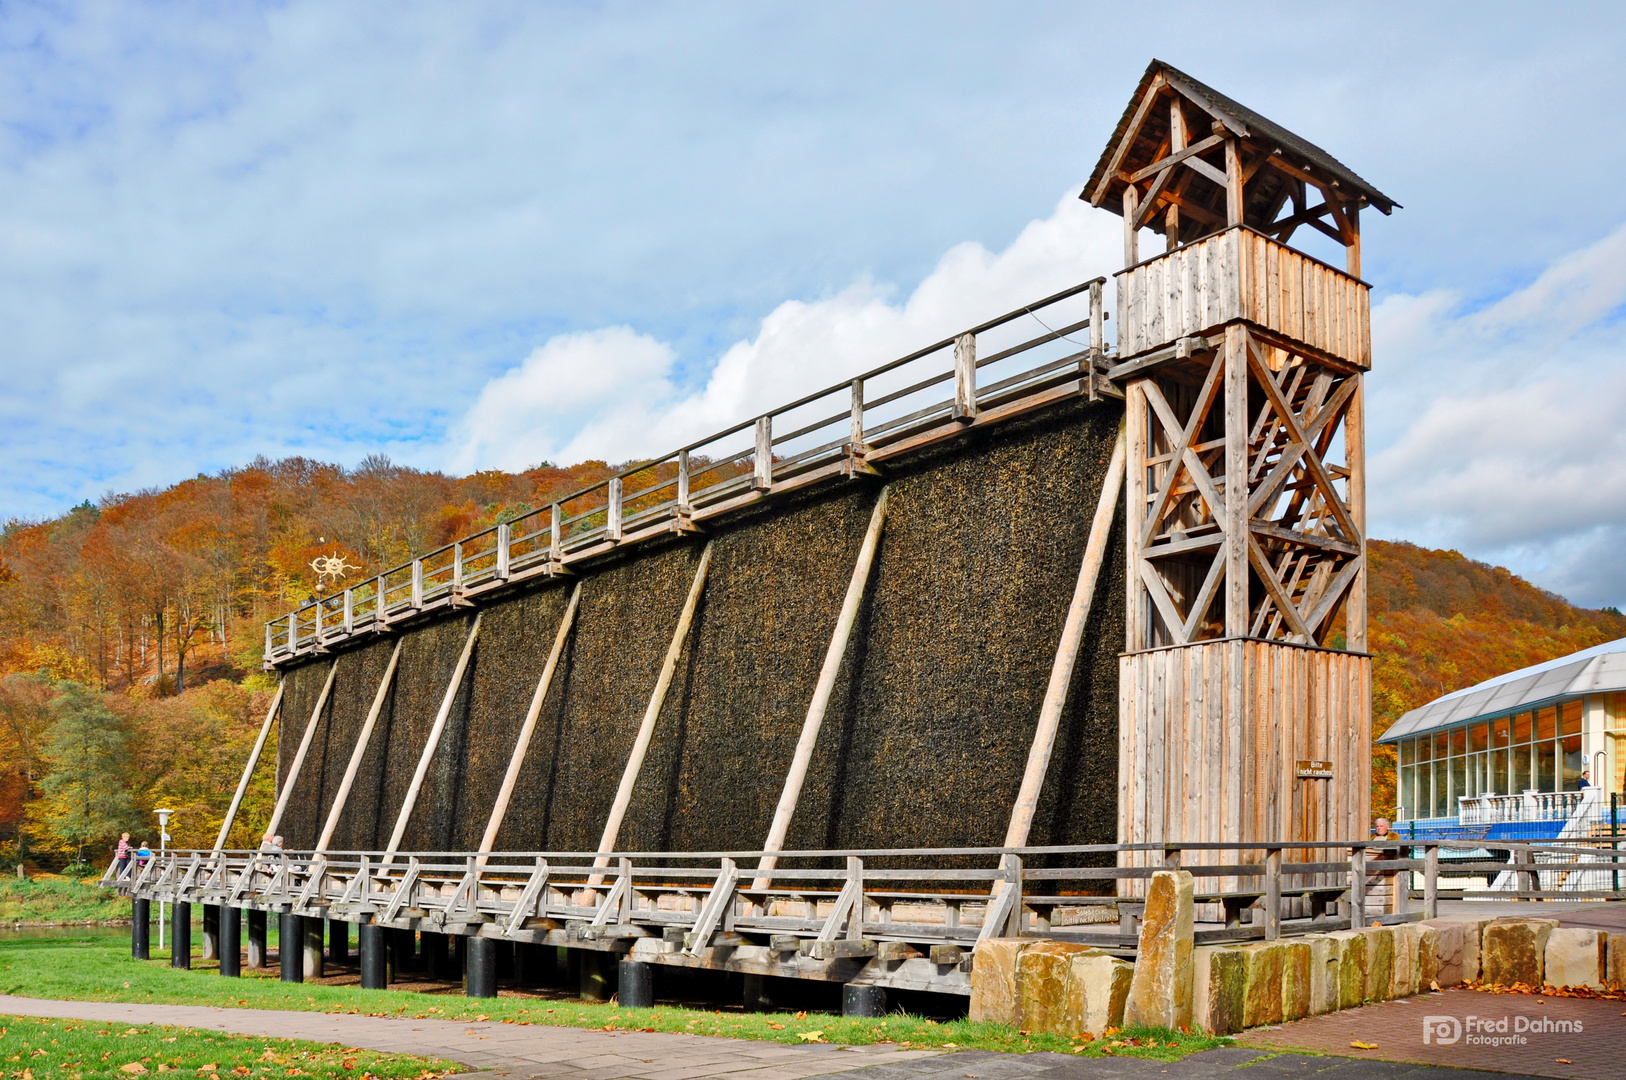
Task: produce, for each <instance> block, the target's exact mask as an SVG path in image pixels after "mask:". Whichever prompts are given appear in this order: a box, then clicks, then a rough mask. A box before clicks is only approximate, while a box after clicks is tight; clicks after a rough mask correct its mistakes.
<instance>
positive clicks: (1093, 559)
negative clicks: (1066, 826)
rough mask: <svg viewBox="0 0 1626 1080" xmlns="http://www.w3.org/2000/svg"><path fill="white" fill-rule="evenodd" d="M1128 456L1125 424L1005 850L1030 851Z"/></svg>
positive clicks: (1059, 645) (1114, 448) (1059, 646)
mask: <svg viewBox="0 0 1626 1080" xmlns="http://www.w3.org/2000/svg"><path fill="white" fill-rule="evenodd" d="M1124 456H1125V447H1124V425H1123V424H1122V423H1121V422H1120V423H1119V425H1118V439H1117V441H1116V442H1114V443H1113V445H1112V460H1111V461H1110V462H1109V463H1108V464H1107V475H1106V478H1105V479H1104V480H1103V481H1102V484H1101V497H1100V499H1098V500H1097V501H1096V504H1095V518H1094V520H1092V521H1091V522H1090V535H1089V539H1088V540H1087V541H1086V542H1085V544H1084V561H1083V563H1082V564H1081V565H1080V566H1079V568H1078V583H1077V584H1076V585H1074V586H1073V602H1072V603H1071V604H1069V605H1068V607H1067V618H1066V620H1065V621H1064V622H1063V623H1062V628H1061V640H1060V641H1059V642H1057V643H1056V658H1055V660H1054V661H1052V663H1051V665H1050V683H1049V685H1048V686H1047V687H1046V688H1045V694H1044V703H1043V704H1042V705H1041V706H1040V707H1039V726H1038V728H1037V729H1035V731H1034V733H1033V744H1032V745H1031V746H1030V747H1029V749H1028V763H1027V768H1026V769H1025V770H1024V771H1023V773H1022V786H1021V788H1020V790H1019V791H1018V792H1017V795H1016V803H1015V805H1014V806H1012V807H1011V822H1010V825H1009V827H1008V828H1007V829H1006V830H1005V844H1004V846H1005V847H1024V846H1026V844H1027V842H1028V833H1029V832H1030V831H1032V828H1033V814H1034V811H1035V810H1037V809H1038V806H1039V792H1040V790H1041V789H1042V788H1043V787H1044V778H1045V774H1046V773H1047V772H1049V771H1050V755H1051V752H1052V750H1054V748H1055V745H1056V732H1057V731H1058V730H1059V729H1060V727H1061V713H1062V709H1064V708H1065V707H1066V705H1067V690H1068V688H1069V687H1070V686H1072V683H1073V669H1074V667H1075V666H1076V665H1077V663H1078V650H1079V646H1080V645H1082V644H1083V641H1084V628H1085V626H1086V625H1087V624H1088V623H1089V619H1090V606H1091V604H1092V603H1093V602H1094V600H1095V582H1096V579H1097V578H1098V577H1099V576H1100V573H1101V562H1102V560H1103V559H1105V558H1106V552H1107V538H1108V536H1110V535H1111V533H1112V519H1113V517H1114V516H1115V515H1116V513H1117V510H1118V494H1119V492H1121V491H1122V490H1123V479H1124Z"/></svg>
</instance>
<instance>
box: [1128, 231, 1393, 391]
mask: <svg viewBox="0 0 1626 1080" xmlns="http://www.w3.org/2000/svg"><path fill="white" fill-rule="evenodd" d="M1117 281H1118V320H1119V322H1118V355H1119V357H1120V358H1122V359H1128V358H1129V357H1132V356H1136V355H1138V354H1140V353H1143V352H1147V351H1150V350H1152V349H1156V348H1159V347H1161V346H1163V345H1167V344H1169V343H1170V342H1173V341H1176V340H1178V339H1179V338H1182V337H1190V336H1192V335H1195V334H1204V333H1208V332H1210V331H1212V330H1214V329H1215V328H1216V327H1219V326H1222V325H1224V324H1225V323H1227V322H1231V321H1233V320H1235V319H1245V320H1247V321H1249V322H1252V323H1256V324H1257V325H1259V326H1262V327H1264V328H1265V329H1267V330H1274V331H1276V332H1277V333H1279V334H1283V335H1285V336H1287V337H1290V338H1293V339H1295V340H1297V341H1302V342H1304V343H1305V344H1306V345H1309V346H1311V347H1313V348H1315V349H1318V350H1320V351H1321V352H1324V353H1326V354H1328V355H1330V356H1334V357H1337V358H1338V359H1341V360H1347V361H1350V362H1352V363H1356V364H1359V365H1361V366H1362V367H1369V366H1370V365H1371V362H1372V342H1371V297H1370V290H1369V289H1368V287H1367V285H1366V283H1365V282H1362V281H1360V280H1358V279H1356V278H1352V277H1350V276H1349V275H1348V274H1345V273H1343V272H1342V271H1340V270H1335V269H1334V268H1332V267H1330V266H1327V265H1326V264H1324V263H1320V262H1317V261H1316V260H1314V259H1312V258H1310V257H1308V256H1306V255H1303V254H1301V253H1300V252H1297V251H1294V250H1293V249H1292V248H1290V247H1288V246H1286V245H1285V244H1278V243H1277V242H1276V241H1274V240H1272V239H1270V238H1269V237H1267V236H1262V235H1260V234H1259V233H1256V232H1253V231H1252V230H1250V229H1242V228H1234V229H1228V230H1226V231H1225V232H1221V233H1216V234H1214V235H1213V236H1210V237H1209V238H1207V239H1206V240H1199V241H1197V242H1196V243H1193V244H1187V245H1186V246H1185V247H1183V248H1180V249H1179V250H1177V251H1172V252H1170V253H1169V254H1167V255H1164V256H1163V257H1161V258H1157V259H1152V260H1150V261H1148V262H1144V263H1141V264H1140V265H1139V266H1134V267H1131V268H1129V269H1128V270H1125V271H1123V272H1122V273H1120V274H1118V277H1117Z"/></svg>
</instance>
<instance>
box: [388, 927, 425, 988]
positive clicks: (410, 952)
mask: <svg viewBox="0 0 1626 1080" xmlns="http://www.w3.org/2000/svg"><path fill="white" fill-rule="evenodd" d="M389 935H390V952H391V953H392V959H393V960H394V964H393V965H392V966H393V968H394V970H393V972H392V973H391V977H392V979H399V978H400V977H401V976H402V975H403V974H405V973H406V972H409V971H417V970H418V934H417V931H414V930H402V929H394V930H391V931H390V932H389Z"/></svg>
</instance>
